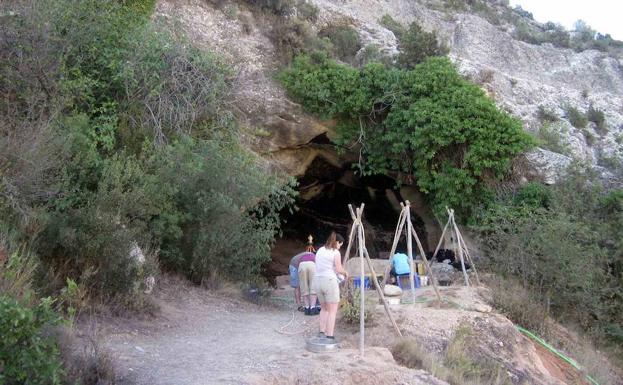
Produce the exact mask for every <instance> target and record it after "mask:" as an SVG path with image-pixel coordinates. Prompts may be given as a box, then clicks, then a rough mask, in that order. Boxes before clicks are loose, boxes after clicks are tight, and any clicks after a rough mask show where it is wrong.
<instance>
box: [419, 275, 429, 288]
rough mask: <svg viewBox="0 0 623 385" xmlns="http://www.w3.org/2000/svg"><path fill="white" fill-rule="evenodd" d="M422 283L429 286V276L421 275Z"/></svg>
mask: <svg viewBox="0 0 623 385" xmlns="http://www.w3.org/2000/svg"><path fill="white" fill-rule="evenodd" d="M420 285H421V286H428V277H427V276H425V275H420Z"/></svg>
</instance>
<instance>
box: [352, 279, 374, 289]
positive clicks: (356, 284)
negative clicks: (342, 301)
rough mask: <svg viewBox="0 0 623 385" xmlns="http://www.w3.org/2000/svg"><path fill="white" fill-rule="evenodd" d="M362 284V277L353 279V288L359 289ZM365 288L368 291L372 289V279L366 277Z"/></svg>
mask: <svg viewBox="0 0 623 385" xmlns="http://www.w3.org/2000/svg"><path fill="white" fill-rule="evenodd" d="M360 282H361V277H353V286H354V287H355V288H356V289H357V288H359V284H360ZM363 288H364V289H366V290H368V289H370V277H364V279H363Z"/></svg>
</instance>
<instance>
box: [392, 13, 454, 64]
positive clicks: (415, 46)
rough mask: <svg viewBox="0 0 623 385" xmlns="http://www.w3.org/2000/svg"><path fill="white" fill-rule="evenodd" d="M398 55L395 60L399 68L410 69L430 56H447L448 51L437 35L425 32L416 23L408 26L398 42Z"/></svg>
mask: <svg viewBox="0 0 623 385" xmlns="http://www.w3.org/2000/svg"><path fill="white" fill-rule="evenodd" d="M398 49H399V50H400V54H399V55H398V58H397V60H396V62H397V64H398V66H400V67H401V68H406V69H411V68H413V67H415V65H416V64H418V63H421V62H423V61H424V60H425V59H426V58H428V57H431V56H444V55H447V53H448V51H449V49H448V48H447V47H446V46H445V45H444V44H442V43H440V42H439V41H438V39H437V34H436V33H435V32H434V31H433V32H426V31H424V30H423V29H422V27H420V26H419V25H418V24H417V23H415V22H413V23H411V24H409V29H407V30H406V31H405V33H404V34H403V35H402V36H401V37H400V39H399V40H398Z"/></svg>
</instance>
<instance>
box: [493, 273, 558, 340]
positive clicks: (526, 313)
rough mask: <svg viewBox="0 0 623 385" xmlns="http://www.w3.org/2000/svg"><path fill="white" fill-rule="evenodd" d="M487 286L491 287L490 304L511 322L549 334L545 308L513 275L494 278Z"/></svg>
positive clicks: (536, 331)
mask: <svg viewBox="0 0 623 385" xmlns="http://www.w3.org/2000/svg"><path fill="white" fill-rule="evenodd" d="M487 286H488V287H489V288H490V289H491V294H492V303H491V305H492V306H493V307H495V308H496V309H497V310H498V311H500V312H501V313H502V314H504V315H505V316H506V317H508V319H510V320H511V321H513V323H516V324H517V325H520V326H523V327H524V328H526V329H529V330H532V331H534V332H535V333H537V334H539V335H542V336H547V335H549V333H550V330H549V329H548V325H549V323H548V322H547V321H548V311H547V308H546V307H545V306H544V305H543V304H542V303H541V302H540V301H538V300H536V299H535V298H534V297H535V296H534V294H532V293H530V291H529V290H528V289H526V288H525V287H523V286H522V285H521V284H520V283H519V282H518V281H517V279H516V278H515V277H512V276H507V277H504V278H494V279H493V281H492V282H487Z"/></svg>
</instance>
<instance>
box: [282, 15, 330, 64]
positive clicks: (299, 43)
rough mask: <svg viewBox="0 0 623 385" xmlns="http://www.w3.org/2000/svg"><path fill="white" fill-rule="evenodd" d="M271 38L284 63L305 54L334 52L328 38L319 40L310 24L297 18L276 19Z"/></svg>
mask: <svg viewBox="0 0 623 385" xmlns="http://www.w3.org/2000/svg"><path fill="white" fill-rule="evenodd" d="M270 38H271V40H272V41H273V43H274V44H275V46H276V47H277V50H278V52H279V56H280V57H281V60H282V61H283V62H284V63H290V62H292V60H293V59H294V57H295V56H296V55H300V54H304V53H311V52H314V51H323V52H333V45H332V43H331V41H330V40H329V39H328V38H319V37H318V36H317V35H316V33H315V32H314V31H313V29H312V28H311V26H310V25H309V23H308V22H306V21H304V20H301V19H299V18H296V17H293V18H287V19H285V18H278V19H275V20H274V21H273V23H272V29H271V31H270Z"/></svg>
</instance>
